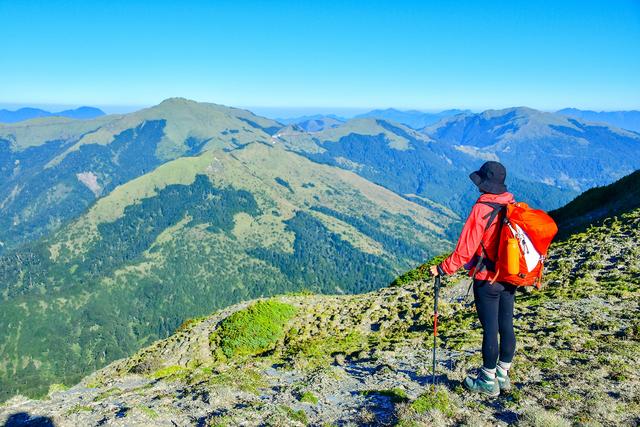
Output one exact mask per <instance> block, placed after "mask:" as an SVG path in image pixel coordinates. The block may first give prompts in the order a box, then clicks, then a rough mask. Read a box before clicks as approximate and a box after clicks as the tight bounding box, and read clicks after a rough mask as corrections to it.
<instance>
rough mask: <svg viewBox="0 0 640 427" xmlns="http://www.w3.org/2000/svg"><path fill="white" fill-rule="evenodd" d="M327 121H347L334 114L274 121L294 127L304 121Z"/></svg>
mask: <svg viewBox="0 0 640 427" xmlns="http://www.w3.org/2000/svg"><path fill="white" fill-rule="evenodd" d="M327 119H330V120H334V121H337V122H346V121H347V120H348V119H347V118H345V117H341V116H337V115H335V114H313V115H310V116H299V117H289V118H279V119H276V121H277V122H279V123H282V124H285V125H295V124H299V123H302V122H306V121H312V120H327Z"/></svg>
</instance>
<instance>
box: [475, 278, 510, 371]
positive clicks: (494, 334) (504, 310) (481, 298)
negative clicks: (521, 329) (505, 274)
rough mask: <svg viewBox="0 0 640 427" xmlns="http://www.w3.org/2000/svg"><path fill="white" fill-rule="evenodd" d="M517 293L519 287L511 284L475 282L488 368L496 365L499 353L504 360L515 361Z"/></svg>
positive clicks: (483, 353) (484, 357)
mask: <svg viewBox="0 0 640 427" xmlns="http://www.w3.org/2000/svg"><path fill="white" fill-rule="evenodd" d="M515 294H516V287H515V286H513V285H510V284H508V283H499V282H495V283H493V284H492V283H489V281H487V280H474V282H473V296H474V298H475V303H476V310H477V311H478V317H479V318H480V324H481V325H482V361H483V364H484V367H485V368H487V369H494V368H495V367H496V364H497V362H498V356H500V361H502V362H505V363H510V362H511V361H512V360H513V354H514V353H515V351H516V334H515V332H514V331H513V303H514V301H515ZM498 333H499V334H500V351H499V352H498ZM498 353H499V354H498Z"/></svg>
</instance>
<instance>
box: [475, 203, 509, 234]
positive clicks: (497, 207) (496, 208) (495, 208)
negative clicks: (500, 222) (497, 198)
mask: <svg viewBox="0 0 640 427" xmlns="http://www.w3.org/2000/svg"><path fill="white" fill-rule="evenodd" d="M478 203H482V204H483V205H487V206H490V207H491V208H492V209H491V212H489V213H488V214H486V215H485V216H483V218H484V219H486V218H488V219H489V220H488V221H487V225H485V226H484V231H487V230H488V229H489V227H490V226H491V224H493V221H494V220H495V219H496V217H497V216H498V215H499V214H500V212H502V211H503V210H504V209H506V207H507V205H505V204H503V203H494V202H478Z"/></svg>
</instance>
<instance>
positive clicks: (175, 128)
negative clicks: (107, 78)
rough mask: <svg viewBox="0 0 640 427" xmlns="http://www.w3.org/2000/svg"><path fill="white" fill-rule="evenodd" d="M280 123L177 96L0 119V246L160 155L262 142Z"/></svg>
mask: <svg viewBox="0 0 640 427" xmlns="http://www.w3.org/2000/svg"><path fill="white" fill-rule="evenodd" d="M278 126H279V124H278V123H276V122H274V121H272V120H268V119H264V118H261V117H258V116H255V115H254V114H252V113H250V112H248V111H246V110H240V109H236V108H231V107H225V106H221V105H216V104H205V103H197V102H194V101H189V100H186V99H181V98H173V99H168V100H166V101H164V102H162V103H161V104H159V105H157V106H154V107H151V108H147V109H144V110H140V111H137V112H134V113H130V114H123V115H111V116H103V117H98V118H95V119H91V120H73V119H67V118H59V117H52V118H40V119H34V120H28V121H24V122H20V123H15V124H11V125H2V124H0V251H2V250H3V249H6V248H8V247H11V246H15V245H16V244H18V243H20V242H23V241H28V240H31V239H34V238H37V237H39V236H42V235H44V234H46V233H47V232H48V231H50V230H55V229H57V228H58V227H60V225H61V224H63V223H65V222H66V221H68V220H69V219H73V218H75V217H77V216H78V215H80V214H81V213H82V212H83V211H84V209H86V207H87V206H89V205H90V204H91V203H92V202H93V201H94V200H96V199H98V198H100V197H103V196H105V195H107V194H109V192H110V191H111V190H113V189H114V188H115V187H116V186H118V185H121V184H124V183H126V182H128V181H129V180H131V179H133V178H135V177H138V176H140V175H143V174H145V173H148V172H150V171H151V170H153V169H155V168H156V167H157V166H159V165H160V164H162V163H164V162H166V161H169V160H173V159H176V158H179V157H182V156H193V155H195V154H198V153H200V152H202V151H203V150H207V149H212V148H233V147H238V146H242V145H244V144H247V143H250V142H256V141H268V140H269V139H270V133H272V132H274V131H275V129H276V128H277V127H278Z"/></svg>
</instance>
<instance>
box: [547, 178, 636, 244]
mask: <svg viewBox="0 0 640 427" xmlns="http://www.w3.org/2000/svg"><path fill="white" fill-rule="evenodd" d="M637 208H640V170H637V171H635V172H633V173H632V174H629V175H627V176H625V177H623V178H620V179H619V180H617V181H616V182H614V183H612V184H609V185H605V186H602V187H595V188H592V189H590V190H587V191H585V192H584V193H582V194H581V195H579V196H578V197H576V198H575V199H574V200H572V201H571V202H570V203H568V204H567V205H566V206H563V207H562V208H560V209H556V210H554V211H552V212H549V214H550V215H551V216H552V217H553V219H555V220H556V222H557V223H558V229H559V230H558V236H559V237H561V238H562V237H566V236H568V235H570V234H571V233H574V232H576V231H582V230H584V229H585V228H587V227H588V226H589V225H591V224H598V223H600V222H601V221H602V220H603V219H605V218H609V217H612V216H614V215H620V214H622V213H624V212H628V211H631V210H633V209H637Z"/></svg>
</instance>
